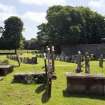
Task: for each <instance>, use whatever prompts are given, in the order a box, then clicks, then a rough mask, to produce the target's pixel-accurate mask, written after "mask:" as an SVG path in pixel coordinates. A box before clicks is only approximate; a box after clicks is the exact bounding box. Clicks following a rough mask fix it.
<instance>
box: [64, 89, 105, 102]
mask: <svg viewBox="0 0 105 105" xmlns="http://www.w3.org/2000/svg"><path fill="white" fill-rule="evenodd" d="M63 96H64V97H77V98H88V99H97V100H105V94H104V95H103V94H100V95H97V94H88V93H87V94H86V93H85V94H80V93H69V92H68V91H67V90H63Z"/></svg>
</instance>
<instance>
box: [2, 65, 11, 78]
mask: <svg viewBox="0 0 105 105" xmlns="http://www.w3.org/2000/svg"><path fill="white" fill-rule="evenodd" d="M12 71H13V66H12V65H0V76H5V75H7V74H8V73H11V72H12Z"/></svg>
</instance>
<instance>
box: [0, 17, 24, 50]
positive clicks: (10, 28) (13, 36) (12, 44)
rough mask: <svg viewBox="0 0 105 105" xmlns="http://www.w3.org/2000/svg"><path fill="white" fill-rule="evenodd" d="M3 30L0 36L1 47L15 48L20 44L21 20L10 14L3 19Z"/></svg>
mask: <svg viewBox="0 0 105 105" xmlns="http://www.w3.org/2000/svg"><path fill="white" fill-rule="evenodd" d="M4 29H5V30H4V32H3V34H2V37H1V38H0V48H1V49H17V48H19V46H20V44H21V39H22V30H23V22H22V21H21V19H20V18H18V17H15V16H12V17H9V18H8V19H6V20H5V21H4Z"/></svg>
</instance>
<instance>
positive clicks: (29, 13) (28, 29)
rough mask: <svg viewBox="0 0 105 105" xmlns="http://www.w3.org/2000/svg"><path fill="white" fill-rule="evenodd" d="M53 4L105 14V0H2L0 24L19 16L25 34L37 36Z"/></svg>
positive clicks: (27, 36) (27, 37) (0, 4)
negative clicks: (86, 8) (81, 7)
mask: <svg viewBox="0 0 105 105" xmlns="http://www.w3.org/2000/svg"><path fill="white" fill-rule="evenodd" d="M53 5H63V6H65V5H69V6H84V7H89V8H91V9H92V10H94V11H96V12H98V13H100V14H102V15H104V16H105V0H0V26H4V23H3V22H4V20H6V19H7V18H8V17H10V16H18V17H20V18H21V20H22V21H23V23H24V29H25V30H24V31H23V36H24V37H25V38H26V39H27V40H29V39H31V38H35V37H36V36H37V32H38V29H37V26H38V25H40V24H41V23H46V22H47V20H46V18H45V17H46V11H47V9H48V8H49V7H50V6H53Z"/></svg>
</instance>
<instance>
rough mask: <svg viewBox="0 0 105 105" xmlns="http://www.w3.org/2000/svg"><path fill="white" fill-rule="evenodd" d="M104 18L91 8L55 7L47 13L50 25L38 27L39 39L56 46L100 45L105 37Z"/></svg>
mask: <svg viewBox="0 0 105 105" xmlns="http://www.w3.org/2000/svg"><path fill="white" fill-rule="evenodd" d="M104 18H105V17H103V16H101V15H100V14H98V13H96V12H93V11H91V10H90V9H89V8H84V7H70V6H53V7H50V8H49V9H48V11H47V20H48V23H46V24H41V25H40V26H39V27H38V29H39V32H38V39H41V41H42V42H45V43H46V42H48V41H50V42H52V43H53V44H55V45H62V44H81V43H100V42H101V38H103V37H105V28H104V27H105V21H104Z"/></svg>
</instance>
